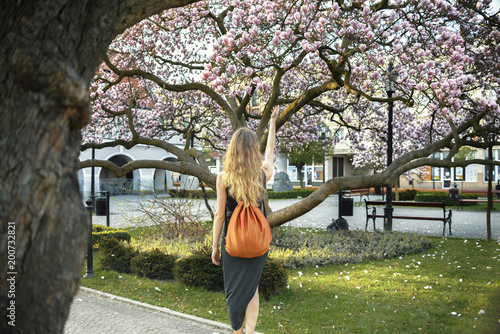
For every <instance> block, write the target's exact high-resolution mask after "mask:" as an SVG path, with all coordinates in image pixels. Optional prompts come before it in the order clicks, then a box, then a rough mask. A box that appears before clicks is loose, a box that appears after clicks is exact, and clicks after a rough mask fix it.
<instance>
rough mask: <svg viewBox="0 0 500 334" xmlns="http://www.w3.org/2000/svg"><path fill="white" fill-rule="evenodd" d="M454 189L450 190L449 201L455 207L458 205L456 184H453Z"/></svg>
mask: <svg viewBox="0 0 500 334" xmlns="http://www.w3.org/2000/svg"><path fill="white" fill-rule="evenodd" d="M453 186H454V188H450V190H449V194H450V199H451V200H453V204H455V205H457V204H458V189H457V184H456V183H455V184H453Z"/></svg>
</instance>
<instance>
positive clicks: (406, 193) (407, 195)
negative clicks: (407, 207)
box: [392, 189, 418, 201]
mask: <svg viewBox="0 0 500 334" xmlns="http://www.w3.org/2000/svg"><path fill="white" fill-rule="evenodd" d="M417 193H418V190H416V189H405V190H402V191H400V192H399V200H400V201H413V200H415V196H416V195H417ZM392 199H393V200H396V194H395V193H394V192H393V193H392Z"/></svg>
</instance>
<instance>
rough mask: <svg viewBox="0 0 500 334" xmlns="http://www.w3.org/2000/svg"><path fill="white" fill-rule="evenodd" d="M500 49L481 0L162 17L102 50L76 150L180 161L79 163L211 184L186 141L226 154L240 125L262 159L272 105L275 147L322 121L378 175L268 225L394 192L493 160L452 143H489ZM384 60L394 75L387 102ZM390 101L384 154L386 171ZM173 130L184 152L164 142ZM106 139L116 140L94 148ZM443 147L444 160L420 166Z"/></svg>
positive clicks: (193, 11)
mask: <svg viewBox="0 0 500 334" xmlns="http://www.w3.org/2000/svg"><path fill="white" fill-rule="evenodd" d="M499 44H500V34H499V17H498V14H497V15H495V13H493V12H492V9H491V8H490V3H489V1H487V0H484V1H479V2H473V3H472V2H468V1H464V2H462V1H461V2H458V3H455V2H454V1H443V0H418V1H417V0H407V1H403V0H391V1H386V0H378V1H319V0H305V1H304V0H301V1H289V0H287V1H285V0H283V1H263V0H248V1H240V0H232V1H209V0H207V1H203V2H200V3H197V4H194V5H191V6H189V7H184V8H180V9H172V10H168V11H165V12H163V13H161V14H158V15H155V16H152V17H149V18H148V19H146V20H143V21H142V22H140V23H139V24H137V25H135V26H133V27H131V28H129V29H127V30H126V31H125V32H124V33H123V34H121V35H119V36H118V37H117V38H116V39H115V40H114V41H113V43H112V44H111V46H110V48H109V50H108V53H107V55H106V56H105V57H104V62H103V64H102V66H101V68H100V70H99V72H98V73H97V74H96V76H95V77H94V81H93V83H92V86H91V98H92V122H91V125H90V126H89V127H88V128H87V129H86V130H85V136H86V138H87V142H86V144H84V145H83V146H82V149H87V148H90V147H95V148H104V147H109V146H115V145H123V146H125V147H131V146H133V145H135V144H138V143H141V144H147V145H156V146H159V147H162V148H164V149H165V150H167V151H169V152H171V153H173V154H174V155H176V156H177V158H178V162H164V161H149V160H148V161H145V160H142V161H133V162H129V163H128V164H126V165H124V166H122V167H119V166H116V165H115V164H113V163H112V162H110V161H96V160H94V161H90V160H88V161H82V162H81V163H80V167H81V168H84V167H90V166H92V165H93V166H102V167H106V168H108V169H110V170H112V171H113V172H114V173H115V174H116V175H117V176H123V175H125V174H126V173H128V172H130V171H131V170H133V169H137V168H144V167H147V168H162V169H168V170H172V171H176V172H181V173H184V174H189V175H194V176H196V177H199V178H200V179H201V180H202V181H204V182H205V183H206V184H208V185H209V186H210V187H212V188H214V187H215V179H216V176H215V175H213V174H211V173H210V172H209V169H208V167H207V166H206V163H205V160H204V159H203V156H202V154H201V152H199V151H198V150H196V149H194V148H192V147H190V146H191V145H189V143H190V142H191V141H192V140H203V142H204V143H208V144H207V145H210V146H212V147H213V148H214V149H218V150H220V149H224V147H225V145H226V143H227V141H228V139H229V138H230V135H231V133H232V132H233V131H234V130H236V129H238V128H240V127H242V126H248V127H251V128H253V129H255V131H256V133H257V136H258V137H259V138H260V147H261V150H262V151H264V149H265V144H266V140H267V126H268V122H269V119H270V114H271V110H272V108H273V106H275V105H278V106H280V109H281V110H282V112H281V114H280V116H279V117H278V120H277V124H276V127H277V129H278V136H279V137H280V138H281V140H282V141H283V142H284V141H285V140H286V139H287V138H288V139H290V138H293V140H292V141H291V142H294V141H296V143H295V144H294V145H298V144H303V142H304V141H307V140H317V137H316V136H307V135H306V136H303V135H302V134H301V133H302V132H307V129H308V128H311V127H313V128H314V127H317V125H318V123H319V122H320V121H321V120H322V119H325V118H327V117H328V118H330V119H331V120H334V121H335V122H336V123H337V124H338V125H339V126H340V127H345V128H347V129H348V130H349V133H350V134H349V136H350V139H351V140H352V142H353V147H354V148H355V149H356V150H357V152H358V154H356V156H355V158H354V163H355V165H359V166H361V165H363V164H367V163H370V164H376V165H378V166H379V167H380V168H379V169H380V171H379V173H378V174H376V175H371V176H356V177H343V178H336V179H332V180H328V182H326V183H325V184H324V185H322V186H321V187H320V188H319V189H318V190H317V191H316V192H315V193H313V194H312V195H311V196H308V197H307V198H306V199H304V200H302V201H300V202H298V203H296V204H294V205H293V206H291V207H289V208H286V209H283V210H279V211H277V212H274V213H272V214H271V215H270V216H269V221H270V223H271V225H272V226H277V225H280V224H283V223H284V222H286V221H289V220H291V219H294V218H296V217H298V216H300V215H302V214H304V213H305V212H307V211H309V210H311V209H312V208H313V207H315V206H316V205H318V204H319V203H321V202H322V201H323V200H324V199H325V198H326V197H327V196H328V195H330V194H331V193H334V192H336V191H337V190H338V189H352V188H359V187H370V186H387V185H392V184H393V182H394V180H395V178H396V177H398V176H399V175H401V174H403V173H405V172H407V171H410V170H412V169H415V168H417V167H419V166H423V165H434V166H464V165H467V164H471V163H489V164H495V163H497V164H498V162H492V161H486V162H485V161H478V160H475V159H472V160H467V161H457V162H455V161H452V157H453V155H454V154H455V153H456V152H458V150H459V149H460V147H462V146H472V147H487V145H489V144H490V143H493V142H498V134H499V133H498V132H499V130H498V129H499V116H500V109H499V106H498V99H497V97H496V96H497V95H491V92H497V91H498V83H499V82H498V80H499V79H498V78H499V75H498V74H499V65H498V63H499V62H498V55H499V51H500V50H499V48H500V46H499ZM390 63H391V64H393V67H394V70H395V71H396V73H397V74H398V75H397V77H396V78H393V79H391V80H393V81H394V82H393V85H394V86H395V88H396V90H395V93H394V95H393V96H392V97H391V98H387V97H386V95H385V88H384V87H385V83H386V81H387V79H388V77H387V75H386V73H387V72H386V71H387V68H388V66H389V64H390ZM391 78H392V77H391ZM254 101H258V102H259V103H258V107H255V106H254ZM389 101H392V102H394V106H395V108H394V123H393V126H394V133H395V134H394V138H395V145H394V152H395V160H394V162H393V163H392V164H391V165H390V166H384V163H383V161H385V153H384V152H385V151H386V150H387V130H386V129H387V112H386V106H387V102H389ZM298 119H300V120H301V121H300V122H297V121H296V120H298ZM294 120H295V121H294ZM179 134H181V135H182V136H183V138H185V140H186V145H185V147H184V149H182V148H178V147H177V146H175V145H172V143H170V142H169V139H170V138H172V136H174V135H179ZM103 137H111V138H114V140H112V141H108V142H99V139H100V138H103ZM444 148H447V149H449V150H450V154H449V155H448V157H447V159H445V160H436V159H432V158H429V156H431V154H432V153H433V152H435V151H437V150H440V149H444Z"/></svg>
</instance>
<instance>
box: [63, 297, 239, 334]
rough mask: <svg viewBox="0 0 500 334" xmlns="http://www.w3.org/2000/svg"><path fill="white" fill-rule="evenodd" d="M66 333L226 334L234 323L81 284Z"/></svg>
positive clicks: (230, 331)
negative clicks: (195, 314)
mask: <svg viewBox="0 0 500 334" xmlns="http://www.w3.org/2000/svg"><path fill="white" fill-rule="evenodd" d="M64 333H66V334H83V333H85V334H86V333H96V334H114V333H119V334H129V333H130V334H137V333H144V334H160V333H161V334H226V333H233V331H232V330H231V327H230V326H229V325H226V324H222V323H219V322H215V321H210V320H205V319H202V318H199V317H194V316H190V315H186V314H182V313H179V312H175V311H171V310H168V309H166V308H161V307H157V306H152V305H148V304H145V303H140V302H137V301H134V300H131V299H126V298H122V297H118V296H113V295H110V294H107V293H103V292H100V291H97V290H93V289H88V288H84V287H82V288H81V289H80V291H79V292H78V293H77V295H76V296H75V298H74V301H73V304H72V306H71V310H70V315H69V319H68V321H67V322H66V327H65V331H64Z"/></svg>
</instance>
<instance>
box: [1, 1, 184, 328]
mask: <svg viewBox="0 0 500 334" xmlns="http://www.w3.org/2000/svg"><path fill="white" fill-rule="evenodd" d="M191 2H194V1H193V0H189V1H186V0H185V1H181V0H178V1H175V0H174V1H169V0H166V1H165V0H162V1H161V0H156V1H153V0H145V1H141V0H120V1H119V0H108V1H68V0H41V1H4V2H2V5H1V8H0V9H1V10H0V41H1V43H0V110H1V121H0V154H1V159H0V170H1V171H2V172H1V176H0V189H1V193H0V217H1V218H0V223H1V229H0V233H1V234H0V269H1V270H0V272H1V279H0V290H1V292H0V293H1V296H0V308H1V311H0V316H1V317H2V318H1V325H0V332H1V333H18V332H19V333H62V331H63V328H64V323H65V321H66V319H67V316H68V312H69V307H70V304H71V301H72V299H73V296H74V294H75V292H76V291H77V289H78V286H79V281H80V271H81V269H82V265H83V260H84V256H85V250H86V243H87V236H88V233H89V227H90V222H89V221H88V216H87V215H86V214H85V212H84V207H83V201H82V198H81V196H80V192H79V189H78V182H77V176H76V170H77V159H78V156H79V153H80V145H81V135H80V129H81V128H82V127H83V126H84V125H85V124H86V122H87V119H88V112H89V97H88V86H89V83H90V80H91V78H92V76H93V73H94V71H95V70H96V68H97V66H98V64H99V63H100V61H101V58H102V55H103V54H104V53H105V51H106V49H107V47H108V45H109V43H110V42H111V40H112V39H113V37H114V36H115V35H116V34H118V33H120V32H122V31H123V30H124V29H125V28H127V27H129V26H131V25H132V24H134V23H136V22H138V21H139V20H141V19H142V18H145V17H147V16H150V15H152V14H155V13H157V12H159V11H161V10H163V9H167V8H170V7H174V6H179V5H185V4H187V3H191ZM9 255H10V258H9ZM14 258H15V261H14ZM9 260H12V261H9ZM8 273H9V274H8ZM10 273H15V274H10ZM8 279H9V280H8ZM11 283H12V284H11ZM8 308H10V309H8Z"/></svg>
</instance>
